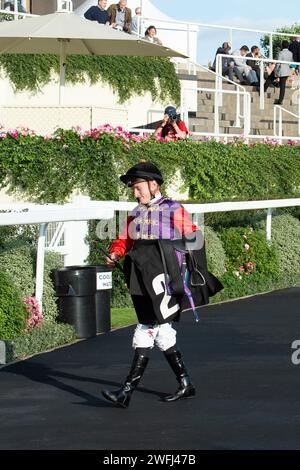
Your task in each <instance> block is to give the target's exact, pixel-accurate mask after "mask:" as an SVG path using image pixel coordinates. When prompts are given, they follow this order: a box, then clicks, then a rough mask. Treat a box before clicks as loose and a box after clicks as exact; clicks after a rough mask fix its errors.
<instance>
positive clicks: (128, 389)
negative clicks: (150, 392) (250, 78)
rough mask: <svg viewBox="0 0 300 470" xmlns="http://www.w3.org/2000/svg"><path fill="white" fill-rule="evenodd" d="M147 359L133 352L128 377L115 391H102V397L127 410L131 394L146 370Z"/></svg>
mask: <svg viewBox="0 0 300 470" xmlns="http://www.w3.org/2000/svg"><path fill="white" fill-rule="evenodd" d="M148 361H149V358H148V357H147V356H144V355H142V354H139V353H138V352H137V351H136V352H135V355H134V358H133V361H132V365H131V369H130V372H129V375H128V376H127V378H126V380H125V383H124V385H123V386H122V387H121V388H120V389H119V390H115V391H109V390H103V391H102V395H103V396H104V397H105V398H106V399H107V400H109V401H111V402H113V403H114V404H115V405H116V406H120V407H122V408H127V407H128V405H129V402H130V398H131V395H132V392H133V391H134V389H135V388H136V387H137V384H138V383H139V381H140V379H141V378H142V375H143V373H144V371H145V369H146V366H147V364H148Z"/></svg>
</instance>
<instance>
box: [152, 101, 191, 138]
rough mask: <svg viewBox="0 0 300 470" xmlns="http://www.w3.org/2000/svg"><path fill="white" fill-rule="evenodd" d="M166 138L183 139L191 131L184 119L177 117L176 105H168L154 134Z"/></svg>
mask: <svg viewBox="0 0 300 470" xmlns="http://www.w3.org/2000/svg"><path fill="white" fill-rule="evenodd" d="M153 135H154V136H155V137H160V138H162V139H165V140H178V139H179V140H183V139H185V138H186V137H187V136H188V135H189V131H188V129H187V127H186V125H185V123H184V122H183V121H181V119H179V118H178V117H177V111H176V108H174V106H167V107H166V109H165V115H164V117H163V120H162V121H161V122H160V123H159V124H158V125H157V127H156V130H155V132H154V134H153Z"/></svg>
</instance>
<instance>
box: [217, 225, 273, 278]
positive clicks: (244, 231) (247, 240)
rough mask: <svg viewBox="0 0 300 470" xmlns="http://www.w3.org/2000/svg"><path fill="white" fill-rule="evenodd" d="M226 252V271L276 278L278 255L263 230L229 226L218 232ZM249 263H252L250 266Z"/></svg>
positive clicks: (242, 274)
mask: <svg viewBox="0 0 300 470" xmlns="http://www.w3.org/2000/svg"><path fill="white" fill-rule="evenodd" d="M220 238H221V240H222V242H223V245H224V249H225V252H226V268H227V271H228V272H229V273H230V274H232V273H237V275H239V276H242V277H244V276H246V275H248V276H250V275H253V274H254V273H256V274H258V275H261V276H266V277H271V278H276V277H277V276H278V273H279V262H278V256H277V253H276V251H275V249H274V248H273V247H272V246H270V245H269V244H268V242H267V240H266V234H265V232H264V231H263V230H258V231H253V229H252V228H239V227H238V228H236V227H233V228H229V229H224V230H223V231H222V232H221V233H220ZM249 263H253V265H254V266H252V267H251V265H249Z"/></svg>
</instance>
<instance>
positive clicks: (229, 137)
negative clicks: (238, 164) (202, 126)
mask: <svg viewBox="0 0 300 470" xmlns="http://www.w3.org/2000/svg"><path fill="white" fill-rule="evenodd" d="M129 132H131V133H133V134H139V135H140V136H142V135H143V134H153V133H154V132H155V129H148V128H146V127H145V128H137V127H132V128H130V129H129ZM190 136H191V137H203V138H205V139H206V140H210V139H211V140H212V139H214V140H216V141H220V140H221V141H222V142H224V143H228V142H232V141H235V140H242V141H244V142H245V143H246V144H248V143H249V141H250V140H257V141H262V142H264V143H266V142H273V143H278V144H279V143H280V142H279V137H276V136H273V135H264V134H259V135H257V134H248V135H247V136H245V135H244V134H234V133H231V134H229V133H226V134H225V133H222V132H219V133H217V134H216V133H215V132H193V131H190ZM281 140H282V141H285V140H287V141H289V140H293V141H296V142H299V143H300V137H299V136H282V137H281Z"/></svg>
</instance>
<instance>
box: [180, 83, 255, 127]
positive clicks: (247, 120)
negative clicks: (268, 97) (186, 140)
mask: <svg viewBox="0 0 300 470" xmlns="http://www.w3.org/2000/svg"><path fill="white" fill-rule="evenodd" d="M194 90H196V91H197V92H207V93H212V94H213V95H214V134H215V135H219V134H220V117H219V107H220V106H219V103H218V96H219V94H220V93H222V94H224V93H225V94H228V95H236V97H237V106H236V120H235V123H234V125H233V127H241V123H240V119H241V118H242V119H243V121H244V135H245V136H247V135H249V134H250V125H251V117H250V116H251V96H250V93H248V92H246V91H240V90H218V89H217V90H216V89H214V88H195V89H194V88H183V93H182V95H184V92H186V91H194ZM240 95H242V96H243V98H244V113H243V114H241V112H240ZM180 109H181V114H182V116H183V118H182V120H183V121H184V122H185V124H186V126H187V128H188V129H189V119H188V111H187V110H186V109H185V104H184V101H182V104H181V108H180Z"/></svg>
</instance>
